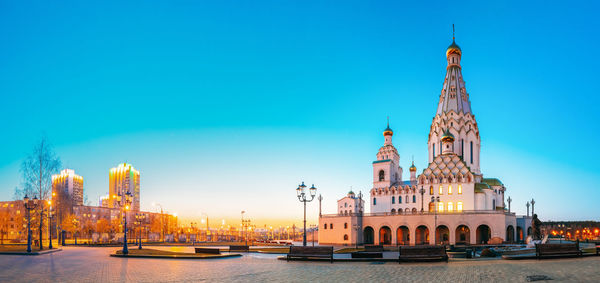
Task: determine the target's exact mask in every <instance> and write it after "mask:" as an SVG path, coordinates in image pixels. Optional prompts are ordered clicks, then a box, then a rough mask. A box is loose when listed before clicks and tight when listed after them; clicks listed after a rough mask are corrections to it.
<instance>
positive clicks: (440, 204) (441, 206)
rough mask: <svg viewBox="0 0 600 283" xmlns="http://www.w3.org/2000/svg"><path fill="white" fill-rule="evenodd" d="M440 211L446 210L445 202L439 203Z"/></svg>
mask: <svg viewBox="0 0 600 283" xmlns="http://www.w3.org/2000/svg"><path fill="white" fill-rule="evenodd" d="M438 212H444V203H443V202H440V203H438Z"/></svg>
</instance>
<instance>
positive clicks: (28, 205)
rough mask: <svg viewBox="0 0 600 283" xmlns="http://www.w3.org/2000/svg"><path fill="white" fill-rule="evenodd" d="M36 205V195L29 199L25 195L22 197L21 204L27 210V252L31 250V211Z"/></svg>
mask: <svg viewBox="0 0 600 283" xmlns="http://www.w3.org/2000/svg"><path fill="white" fill-rule="evenodd" d="M37 205H38V199H37V197H35V196H34V197H33V199H29V197H27V195H25V197H24V198H23V206H24V207H25V209H26V210H27V252H28V253H30V252H31V211H32V210H34V209H35V208H36V207H37Z"/></svg>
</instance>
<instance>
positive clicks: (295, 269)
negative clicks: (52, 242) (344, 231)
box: [0, 247, 600, 282]
mask: <svg viewBox="0 0 600 283" xmlns="http://www.w3.org/2000/svg"><path fill="white" fill-rule="evenodd" d="M166 249H172V250H179V251H187V250H188V249H190V250H191V248H189V247H181V248H177V247H175V248H168V247H166ZM115 250H116V248H84V247H66V248H65V249H64V250H63V251H61V252H58V253H53V254H47V255H40V256H11V255H1V256H0V268H1V270H0V282H202V281H217V282H265V281H266V282H310V281H316V282H383V281H391V280H393V281H400V282H483V281H485V282H526V278H527V276H529V275H546V276H549V277H550V278H552V279H554V281H553V282H556V281H570V282H600V257H586V258H576V259H552V260H543V261H538V260H521V261H508V260H478V261H464V260H463V261H451V262H449V263H404V264H398V263H368V262H362V263H334V264H330V263H324V262H323V263H320V262H286V261H281V260H277V259H276V257H277V255H266V254H256V253H252V254H244V256H243V257H239V258H227V259H216V260H181V259H136V258H115V257H109V254H110V253H112V252H114V251H115Z"/></svg>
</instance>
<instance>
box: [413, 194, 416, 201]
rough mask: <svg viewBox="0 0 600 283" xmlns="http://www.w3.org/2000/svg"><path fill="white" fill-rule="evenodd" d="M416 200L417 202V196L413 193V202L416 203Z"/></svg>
mask: <svg viewBox="0 0 600 283" xmlns="http://www.w3.org/2000/svg"><path fill="white" fill-rule="evenodd" d="M416 202H417V196H416V195H413V203H416Z"/></svg>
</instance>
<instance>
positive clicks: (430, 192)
mask: <svg viewBox="0 0 600 283" xmlns="http://www.w3.org/2000/svg"><path fill="white" fill-rule="evenodd" d="M429 194H430V195H433V186H430V187H429Z"/></svg>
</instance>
